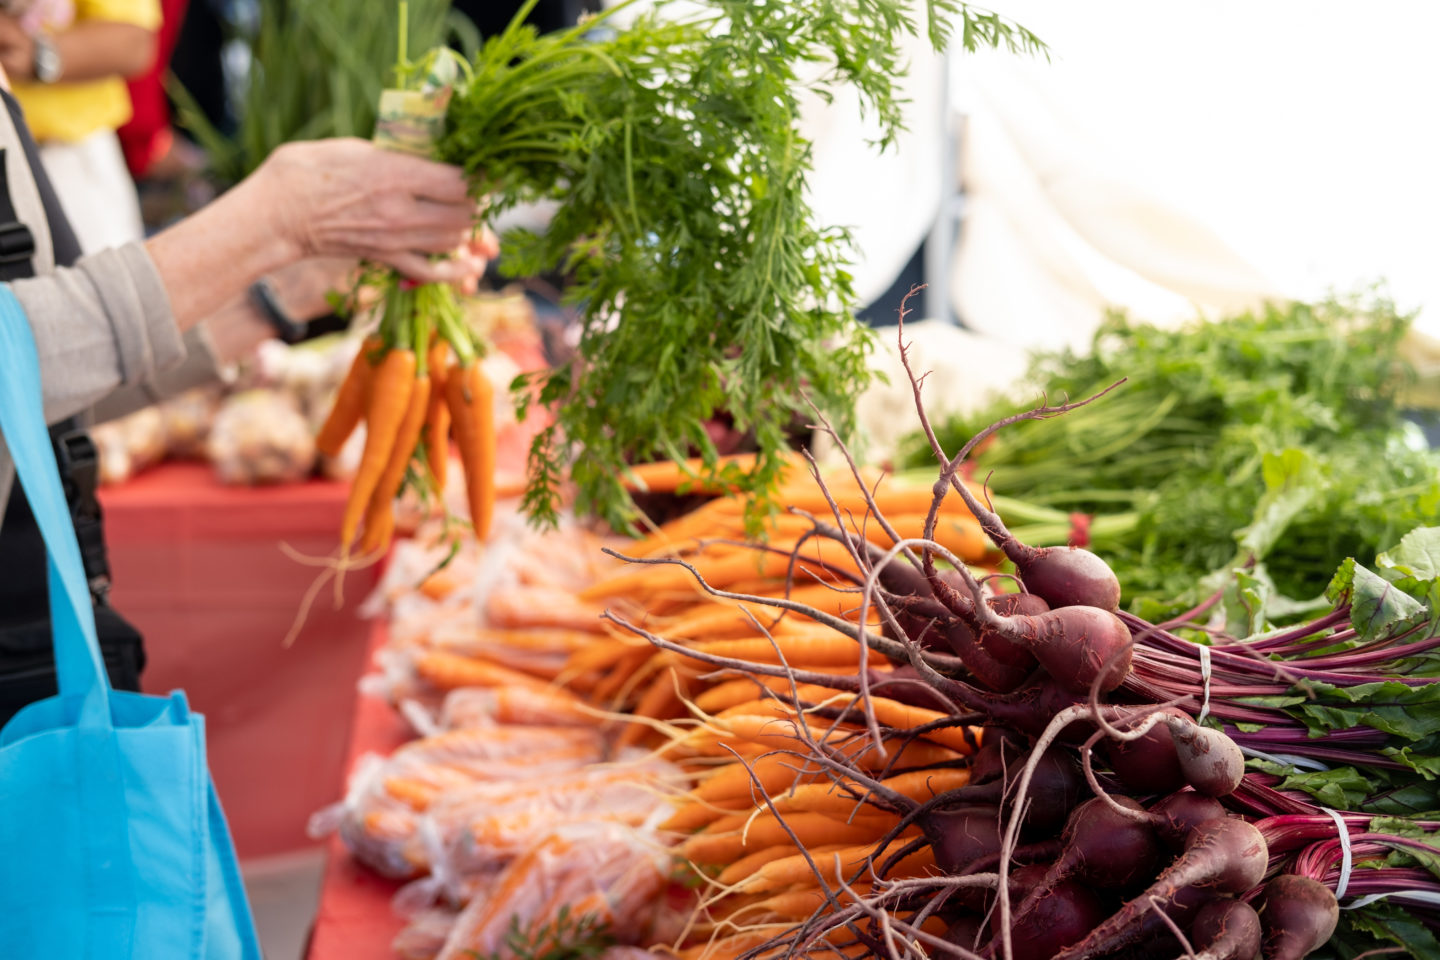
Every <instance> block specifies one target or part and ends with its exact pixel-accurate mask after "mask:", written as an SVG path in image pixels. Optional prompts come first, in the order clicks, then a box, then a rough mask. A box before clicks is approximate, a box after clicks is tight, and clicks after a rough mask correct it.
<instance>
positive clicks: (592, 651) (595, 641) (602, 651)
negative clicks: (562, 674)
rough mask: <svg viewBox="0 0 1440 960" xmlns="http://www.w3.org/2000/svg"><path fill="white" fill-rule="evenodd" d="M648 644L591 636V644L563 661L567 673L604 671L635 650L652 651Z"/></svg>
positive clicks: (652, 648)
mask: <svg viewBox="0 0 1440 960" xmlns="http://www.w3.org/2000/svg"><path fill="white" fill-rule="evenodd" d="M654 649H655V648H654V647H651V646H650V645H649V644H648V643H643V642H639V641H634V640H624V639H615V638H611V637H600V636H596V635H594V634H592V635H591V642H590V643H588V644H586V645H585V646H582V647H580V648H579V649H578V650H576V651H575V652H574V653H572V654H570V657H569V659H567V660H566V661H565V670H566V672H567V673H588V672H590V671H592V670H605V669H607V668H609V667H611V666H613V665H615V664H616V663H618V662H620V661H621V660H623V659H624V658H625V657H627V656H629V655H630V654H632V653H634V652H635V651H636V650H647V651H651V652H653V651H654Z"/></svg>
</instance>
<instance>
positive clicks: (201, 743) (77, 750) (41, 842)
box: [0, 286, 260, 960]
mask: <svg viewBox="0 0 1440 960" xmlns="http://www.w3.org/2000/svg"><path fill="white" fill-rule="evenodd" d="M0 433H3V435H4V438H5V443H6V445H7V446H8V447H9V450H10V455H11V458H12V459H13V460H14V461H15V469H16V473H17V475H18V478H19V482H20V483H21V484H23V486H24V489H25V495H26V497H28V498H29V500H30V505H31V508H32V509H33V511H34V514H35V520H36V522H37V523H38V525H39V527H40V531H41V533H42V534H43V535H44V537H45V544H46V547H47V548H48V552H49V570H48V573H49V585H50V586H49V590H50V613H51V621H52V624H53V632H54V644H55V667H56V673H57V675H58V677H59V688H60V692H59V694H58V695H57V696H54V697H51V698H50V699H48V700H41V701H38V702H36V703H32V704H30V705H29V706H27V707H25V709H23V710H21V711H20V712H19V713H17V714H16V715H15V716H14V717H13V718H12V719H11V720H10V722H9V723H8V724H6V726H5V728H4V729H3V730H0V957H3V958H4V960H31V958H34V960H141V958H144V960H260V948H259V945H258V943H257V941H256V938H255V930H254V923H253V922H252V920H251V917H250V908H249V906H248V904H247V903H246V901H245V890H244V888H243V887H242V886H241V882H240V871H239V869H238V866H237V864H236V861H235V850H234V847H233V845H232V844H231V842H230V830H229V827H228V826H227V825H226V823H225V815H224V814H223V813H222V812H221V810H220V804H219V801H218V800H217V799H216V797H215V786H214V784H213V783H211V780H210V773H209V768H208V766H207V764H206V759H205V722H204V718H203V717H201V716H200V715H199V714H195V713H191V712H190V708H189V706H188V704H187V703H186V701H185V695H184V694H183V693H179V692H176V693H174V694H172V695H171V696H169V697H168V698H166V697H150V696H142V695H141V694H137V693H124V692H120V691H115V690H111V689H110V683H109V679H108V678H107V676H106V673H105V667H104V663H103V661H102V660H101V657H100V647H99V645H98V643H97V642H96V636H95V617H94V610H93V608H92V607H91V601H90V590H89V588H88V586H87V584H86V582H85V576H84V573H83V568H82V566H81V562H80V548H79V545H78V544H77V543H76V540H75V530H74V527H73V526H72V525H71V520H70V511H69V509H68V507H67V505H66V501H65V496H64V493H63V492H62V490H61V487H60V475H59V471H58V470H57V468H56V465H55V458H54V454H53V453H52V450H51V446H50V440H49V435H48V433H47V432H46V429H45V417H44V412H43V407H42V401H41V390H40V368H39V361H38V358H37V355H36V350H35V339H34V336H33V335H32V333H31V331H30V324H29V323H28V321H27V320H26V318H25V314H24V311H23V310H21V308H20V305H19V303H18V302H17V301H16V300H15V297H14V295H13V294H12V293H11V292H10V288H9V287H8V286H0Z"/></svg>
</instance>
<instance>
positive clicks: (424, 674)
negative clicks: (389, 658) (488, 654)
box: [415, 651, 550, 691]
mask: <svg viewBox="0 0 1440 960" xmlns="http://www.w3.org/2000/svg"><path fill="white" fill-rule="evenodd" d="M415 672H416V673H417V674H419V675H420V677H421V678H422V679H423V680H425V681H427V682H428V683H430V684H432V685H433V686H436V687H439V688H440V689H441V690H454V689H456V688H457V687H504V686H522V687H530V688H532V689H536V690H546V691H548V690H549V689H550V685H549V684H548V683H545V682H544V681H543V680H537V679H535V678H534V677H532V676H530V675H528V674H524V673H521V672H520V671H518V670H511V669H510V668H509V667H502V666H500V665H499V664H498V663H491V662H490V661H488V660H481V659H479V658H476V657H461V656H457V655H456V654H453V653H442V652H439V651H435V652H431V653H427V654H425V655H424V656H423V657H421V658H420V659H419V660H418V661H417V662H416V664H415Z"/></svg>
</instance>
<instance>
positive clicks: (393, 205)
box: [146, 139, 495, 328]
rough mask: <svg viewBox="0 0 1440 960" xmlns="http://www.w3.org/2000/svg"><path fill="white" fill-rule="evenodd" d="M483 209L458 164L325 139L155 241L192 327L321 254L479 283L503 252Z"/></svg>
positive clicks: (287, 153)
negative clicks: (486, 226)
mask: <svg viewBox="0 0 1440 960" xmlns="http://www.w3.org/2000/svg"><path fill="white" fill-rule="evenodd" d="M477 213H478V211H477V206H476V202H475V200H474V199H472V198H471V197H470V196H469V193H468V189H467V186H466V183H465V178H464V176H463V175H462V173H461V171H460V170H459V169H458V168H456V167H452V166H447V165H444V164H439V163H434V162H432V161H429V160H423V159H420V158H417V157H411V156H407V155H404V154H399V153H394V152H392V151H388V150H382V149H380V148H379V147H377V146H374V145H373V144H371V143H369V142H367V141H364V140H356V139H338V140H318V141H313V142H306V143H292V144H287V145H286V146H284V147H281V148H280V149H278V150H276V151H275V152H274V153H273V154H271V156H270V157H269V158H268V159H267V160H266V161H265V162H264V163H263V164H261V166H260V168H259V169H258V170H256V171H255V173H253V174H252V175H251V176H249V177H247V178H246V179H245V180H244V181H243V182H242V183H240V184H239V185H237V186H236V187H235V188H234V189H232V190H230V191H228V192H227V193H225V194H224V195H222V196H221V197H220V198H219V199H217V200H216V201H215V202H214V203H211V204H210V205H209V206H207V207H205V208H203V209H201V210H200V211H198V212H197V213H195V214H193V215H192V216H190V217H187V218H186V219H185V220H183V221H181V222H180V223H177V224H175V225H174V226H172V227H170V228H169V229H167V230H165V231H164V232H163V233H160V234H159V235H157V236H155V237H152V238H151V239H150V240H148V241H146V248H147V250H148V251H149V253H150V256H151V258H152V259H153V260H154V261H155V265H156V267H157V268H158V269H159V271H160V276H161V278H162V280H163V281H164V283H165V288H166V290H167V292H168V293H169V294H170V300H171V306H172V308H173V309H174V312H175V315H176V320H177V322H178V323H179V324H180V326H181V327H182V328H184V327H188V326H189V325H191V324H193V323H194V322H196V321H197V320H199V319H200V318H201V317H203V316H205V315H206V314H207V313H208V312H210V311H213V310H215V309H217V308H219V307H220V306H221V305H222V304H224V303H225V302H226V301H228V300H229V299H230V298H231V297H234V296H236V295H238V294H239V293H241V292H243V291H244V289H245V288H246V287H247V286H248V285H249V284H250V283H251V282H252V281H253V280H255V279H256V278H257V277H259V276H260V275H262V274H266V273H272V272H274V271H277V270H280V269H281V268H284V267H286V266H289V265H290V264H293V263H296V262H298V261H301V260H305V259H309V258H314V257H345V258H350V259H366V260H371V261H374V262H377V263H383V264H386V265H389V266H392V267H394V268H395V269H397V270H399V271H401V272H402V273H404V274H406V275H407V276H409V277H411V278H413V279H416V280H422V281H434V282H439V281H448V282H454V283H457V284H459V285H461V286H462V287H468V288H471V289H473V287H474V285H475V282H476V280H477V278H478V277H479V276H480V274H481V273H482V272H483V271H484V269H485V262H486V258H488V257H492V256H494V255H495V238H494V236H493V235H491V234H490V233H489V232H488V231H484V232H481V231H478V230H477V227H476V224H477V219H478V217H477ZM437 254H441V255H445V256H442V257H438V258H437V257H436V256H435V255H437Z"/></svg>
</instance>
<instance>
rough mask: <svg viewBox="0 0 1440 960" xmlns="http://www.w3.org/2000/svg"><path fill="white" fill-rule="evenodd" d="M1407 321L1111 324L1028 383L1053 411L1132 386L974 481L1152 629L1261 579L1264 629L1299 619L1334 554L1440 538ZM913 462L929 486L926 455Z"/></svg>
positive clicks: (1342, 315) (963, 426)
mask: <svg viewBox="0 0 1440 960" xmlns="http://www.w3.org/2000/svg"><path fill="white" fill-rule="evenodd" d="M1411 319H1412V318H1411V317H1410V316H1407V315H1404V314H1401V313H1399V312H1398V311H1397V310H1396V308H1395V306H1394V305H1393V304H1392V303H1390V302H1389V301H1388V300H1385V299H1383V298H1380V297H1370V296H1355V297H1350V298H1347V299H1337V300H1330V301H1325V302H1321V303H1315V304H1305V303H1290V304H1283V305H1272V306H1269V307H1267V308H1265V309H1264V310H1261V311H1257V312H1254V313H1245V314H1240V315H1237V316H1232V317H1227V318H1225V319H1224V320H1223V321H1219V322H1214V323H1204V322H1197V323H1194V324H1190V325H1186V326H1184V327H1182V328H1179V329H1176V330H1162V329H1157V328H1155V327H1153V326H1148V325H1146V324H1143V323H1139V322H1136V321H1134V320H1130V319H1127V318H1125V317H1123V316H1120V315H1116V316H1112V317H1110V318H1109V319H1108V320H1107V322H1106V323H1105V324H1104V325H1103V326H1101V328H1100V329H1099V330H1098V331H1097V332H1096V334H1095V339H1094V342H1093V344H1092V347H1091V349H1090V350H1088V351H1085V352H1084V353H1083V354H1077V353H1075V352H1071V351H1064V352H1044V353H1041V354H1039V355H1038V356H1036V357H1035V359H1034V362H1033V364H1032V368H1031V372H1030V374H1029V376H1028V378H1027V382H1026V385H1025V386H1026V391H1027V392H1028V391H1031V390H1033V392H1032V393H1030V395H1031V396H1038V395H1040V394H1042V393H1043V394H1044V395H1045V396H1049V397H1051V398H1058V397H1066V396H1069V397H1081V396H1088V395H1089V394H1092V393H1094V392H1095V391H1097V390H1100V389H1102V388H1104V387H1106V386H1107V385H1109V384H1112V383H1114V382H1115V381H1117V380H1119V379H1121V378H1122V377H1124V378H1127V381H1126V383H1125V386H1124V387H1123V388H1121V389H1119V390H1117V391H1115V392H1114V393H1113V394H1112V395H1111V396H1110V397H1108V398H1107V399H1106V401H1105V402H1104V403H1097V404H1093V405H1091V406H1089V407H1086V408H1084V409H1081V410H1076V411H1075V412H1074V413H1072V414H1070V415H1068V416H1065V417H1060V418H1058V419H1054V420H1049V421H1046V422H1037V423H1025V424H1018V425H1017V426H1016V427H1015V428H1014V429H1012V430H1007V431H1006V432H1004V433H1001V434H1000V435H998V436H996V437H995V438H994V439H993V441H992V442H991V443H990V444H988V445H987V446H986V447H985V448H984V449H982V450H979V451H977V452H976V456H975V458H974V469H975V470H976V474H977V476H989V475H991V474H992V473H993V476H994V482H995V484H996V485H997V487H998V489H999V490H1000V491H1001V492H1002V493H1004V494H1005V495H1006V497H1007V498H1008V499H1009V501H1010V502H1009V504H1008V506H1007V507H1006V509H1005V510H1004V512H1005V514H1006V516H1007V518H1008V519H1009V520H1010V522H1011V524H1012V526H1014V527H1015V529H1016V531H1017V533H1018V534H1019V535H1020V536H1022V537H1023V538H1024V539H1026V540H1027V541H1029V542H1034V543H1039V544H1055V543H1062V544H1063V543H1065V542H1067V540H1070V539H1071V538H1077V542H1088V543H1089V545H1090V546H1091V548H1092V549H1094V550H1096V551H1097V552H1099V553H1101V554H1103V555H1104V556H1105V558H1106V559H1107V560H1108V561H1109V562H1110V563H1111V565H1112V566H1113V567H1114V568H1115V570H1116V573H1117V574H1119V575H1120V581H1121V583H1123V584H1124V586H1125V605H1126V607H1127V608H1129V609H1131V610H1133V611H1134V612H1136V613H1140V614H1142V615H1145V616H1148V617H1151V618H1163V617H1166V616H1170V615H1173V614H1175V613H1178V612H1180V611H1182V610H1184V609H1186V608H1187V607H1190V606H1193V605H1194V604H1196V603H1198V602H1200V601H1201V600H1202V599H1204V598H1205V597H1206V596H1208V595H1209V593H1210V592H1211V591H1212V590H1213V589H1215V587H1216V586H1218V585H1219V584H1220V583H1221V582H1223V581H1225V580H1226V579H1228V578H1229V576H1230V570H1231V568H1232V567H1233V566H1234V565H1236V564H1243V563H1249V564H1250V565H1251V570H1250V576H1251V577H1253V578H1254V579H1255V580H1256V581H1259V582H1261V583H1263V584H1265V586H1266V588H1267V590H1268V592H1269V596H1268V597H1267V599H1266V602H1265V604H1264V607H1265V609H1264V610H1263V611H1257V613H1258V614H1260V615H1263V616H1266V617H1267V618H1268V619H1270V620H1272V621H1274V622H1286V621H1290V620H1294V619H1296V618H1297V617H1298V616H1299V615H1302V614H1304V613H1305V612H1307V611H1308V610H1317V609H1323V608H1324V607H1325V606H1326V603H1325V601H1324V599H1323V598H1322V597H1321V596H1320V595H1321V593H1322V592H1323V590H1324V588H1325V585H1326V583H1327V582H1328V581H1329V578H1330V575H1331V573H1332V572H1333V571H1334V568H1335V562H1336V558H1337V557H1346V556H1354V557H1356V558H1357V559H1359V560H1361V561H1362V562H1369V561H1370V560H1371V559H1372V558H1373V557H1374V556H1375V555H1376V553H1378V552H1379V551H1381V550H1383V549H1385V548H1386V547H1387V546H1390V545H1391V544H1394V543H1395V542H1396V541H1397V540H1399V539H1400V537H1401V536H1403V535H1404V534H1405V533H1407V532H1409V531H1410V530H1412V529H1414V528H1415V527H1417V526H1425V525H1430V526H1433V525H1436V524H1440V454H1437V453H1436V452H1435V451H1433V450H1431V449H1428V446H1427V444H1426V443H1425V441H1424V438H1423V436H1422V435H1421V433H1420V429H1419V427H1418V426H1417V425H1416V423H1415V422H1413V420H1412V418H1415V419H1419V417H1418V414H1416V413H1415V412H1413V411H1407V409H1406V408H1407V406H1408V403H1407V401H1408V399H1409V397H1410V396H1411V395H1413V394H1414V391H1413V390H1412V389H1411V388H1412V386H1413V385H1414V383H1415V382H1416V374H1415V372H1414V370H1413V369H1411V367H1410V364H1409V354H1410V350H1408V349H1407V346H1406V345H1407V343H1409V341H1408V339H1407V337H1408V335H1409V332H1410V328H1411ZM1012 394H1014V395H1016V396H1024V395H1025V393H1024V392H1021V393H1015V392H1014V391H1012ZM1014 402H1015V401H1014V399H1013V397H1007V398H1001V399H998V400H997V401H996V402H995V404H994V405H993V406H991V407H990V408H988V409H986V410H983V411H981V412H979V413H977V414H976V415H975V416H973V417H969V418H964V419H961V420H958V421H955V422H952V423H946V424H941V425H939V427H938V430H939V435H940V438H941V439H942V441H944V442H945V443H946V444H947V445H948V446H949V447H951V448H952V449H953V448H958V446H959V445H960V444H961V443H963V442H964V440H965V439H966V438H967V437H969V436H970V435H971V434H972V433H974V432H975V430H977V429H979V428H980V427H982V426H983V425H984V424H986V423H988V422H990V421H992V420H995V419H999V418H1000V417H1003V416H1005V415H1006V414H1007V413H1009V412H1010V411H1011V410H1012V409H1013V408H1014ZM907 449H908V450H909V451H910V453H909V457H908V461H909V463H910V464H912V465H913V466H914V467H915V468H916V469H917V470H918V472H919V473H920V475H922V476H923V475H925V474H926V473H927V472H928V471H929V469H930V467H929V464H930V462H931V461H932V454H931V451H930V445H929V443H928V441H927V440H926V439H925V438H924V437H923V436H919V435H916V436H914V437H913V438H912V439H911V440H910V442H909V443H908V444H907ZM1017 501H1023V502H1017ZM1211 574H1214V576H1211V577H1210V579H1208V580H1207V579H1206V577H1207V575H1211ZM1234 626H1235V625H1234V624H1232V627H1234Z"/></svg>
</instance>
